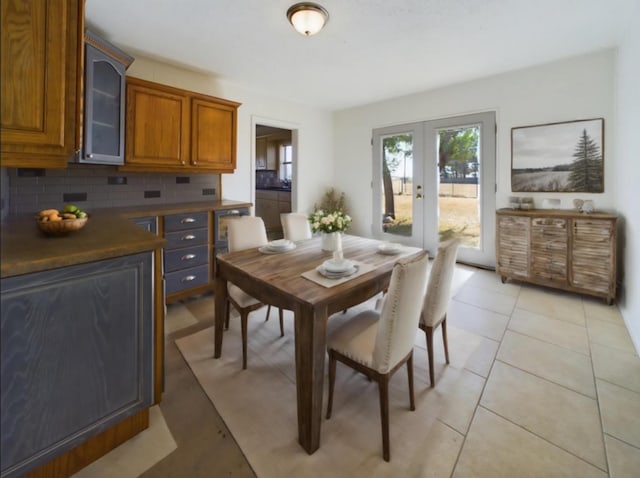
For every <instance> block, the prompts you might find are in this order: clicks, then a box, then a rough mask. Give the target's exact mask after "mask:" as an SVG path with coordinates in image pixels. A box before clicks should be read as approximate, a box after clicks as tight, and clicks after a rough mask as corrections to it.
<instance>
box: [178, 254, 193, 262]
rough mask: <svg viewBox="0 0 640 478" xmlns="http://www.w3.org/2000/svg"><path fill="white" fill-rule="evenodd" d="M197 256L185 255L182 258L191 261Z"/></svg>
mask: <svg viewBox="0 0 640 478" xmlns="http://www.w3.org/2000/svg"><path fill="white" fill-rule="evenodd" d="M195 257H196V255H195V254H185V255H184V256H182V258H181V259H182V260H183V261H190V260H191V259H195Z"/></svg>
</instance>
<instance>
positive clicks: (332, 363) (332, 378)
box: [327, 351, 336, 420]
mask: <svg viewBox="0 0 640 478" xmlns="http://www.w3.org/2000/svg"><path fill="white" fill-rule="evenodd" d="M335 382H336V357H335V355H333V354H332V353H331V351H329V400H328V401H327V420H328V419H329V418H331V409H332V408H333V386H334V385H335Z"/></svg>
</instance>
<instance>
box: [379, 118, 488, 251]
mask: <svg viewBox="0 0 640 478" xmlns="http://www.w3.org/2000/svg"><path fill="white" fill-rule="evenodd" d="M479 134H480V132H479V130H478V128H476V127H472V128H462V129H447V130H442V131H440V132H439V133H438V170H439V177H440V184H439V190H438V208H439V211H438V212H439V214H438V233H439V237H440V241H445V240H447V239H451V238H453V237H459V238H460V239H461V240H462V241H463V243H464V244H465V245H468V246H472V247H477V246H478V245H479V242H480V217H479V201H478V197H479V196H478V193H479V191H478V176H479V158H478V141H479ZM412 140H413V138H412V137H411V135H410V134H400V135H394V136H388V137H386V138H384V139H383V155H384V156H383V166H382V167H383V171H382V182H383V192H384V194H383V198H382V201H383V204H382V206H383V208H382V210H383V211H384V213H383V219H382V220H383V230H384V231H386V232H388V233H391V234H398V235H403V236H410V235H411V233H412V225H413V218H412V197H413V195H414V191H413V141H412ZM422 194H424V192H422Z"/></svg>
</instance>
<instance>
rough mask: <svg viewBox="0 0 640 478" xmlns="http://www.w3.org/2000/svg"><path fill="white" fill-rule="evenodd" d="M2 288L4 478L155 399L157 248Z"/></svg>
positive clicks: (41, 461) (51, 272) (46, 273)
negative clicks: (154, 253)
mask: <svg viewBox="0 0 640 478" xmlns="http://www.w3.org/2000/svg"><path fill="white" fill-rule="evenodd" d="M1 290H2V296H1V308H2V316H1V334H0V340H1V350H0V353H1V360H0V367H1V375H0V381H1V387H0V390H1V392H0V393H1V405H2V406H1V424H0V425H1V428H0V429H1V436H2V442H1V453H2V469H1V473H0V474H1V476H2V478H9V477H18V476H23V475H24V474H25V473H27V472H29V471H31V470H33V469H35V468H38V467H39V466H41V465H43V464H45V463H47V462H48V461H50V460H51V459H53V458H55V457H57V456H59V455H60V454H62V453H64V452H66V451H68V450H70V449H72V448H73V447H75V446H76V445H78V444H80V443H83V442H84V441H86V440H87V439H88V438H91V437H93V436H95V435H97V434H99V433H101V432H102V431H104V430H107V429H109V428H111V427H112V426H114V425H115V424H116V423H118V422H120V421H122V420H123V419H125V418H127V417H129V416H131V415H133V414H134V413H136V412H138V411H140V410H143V409H145V408H148V407H149V406H150V405H151V404H152V402H153V353H154V349H153V253H152V252H147V253H141V254H135V255H130V256H124V257H118V258H115V259H108V260H103V261H98V262H92V263H88V264H81V265H75V266H69V267H63V268H60V269H55V270H49V271H44V272H38V273H32V274H26V275H22V276H16V277H9V278H6V279H3V280H2V285H1Z"/></svg>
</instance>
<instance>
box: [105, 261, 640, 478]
mask: <svg viewBox="0 0 640 478" xmlns="http://www.w3.org/2000/svg"><path fill="white" fill-rule="evenodd" d="M455 280H456V284H455V286H456V287H455V294H454V297H453V300H452V302H451V306H450V308H449V313H448V323H449V324H450V325H449V329H450V333H449V341H450V344H451V343H454V344H455V343H456V342H457V345H460V344H464V343H468V344H470V346H473V347H475V349H474V351H473V353H472V354H471V356H470V358H469V359H468V360H467V361H466V362H465V363H457V362H456V358H455V355H454V356H452V366H455V367H460V368H461V369H462V370H461V372H462V373H460V374H459V376H460V378H459V380H458V381H457V382H456V383H453V384H452V383H448V382H447V381H446V380H443V381H442V382H441V383H437V385H436V387H438V386H441V387H453V388H452V393H451V397H452V398H451V399H450V400H449V402H448V403H447V404H446V406H444V407H443V408H442V411H441V413H440V414H439V418H438V421H437V423H436V425H434V426H433V427H432V428H431V429H430V432H429V434H428V436H426V437H424V438H422V437H421V438H420V439H421V440H423V441H424V449H425V455H428V456H429V457H432V458H431V459H430V460H427V461H426V462H428V463H432V464H433V465H432V466H430V467H429V469H424V468H423V467H422V465H420V464H418V463H416V464H412V466H411V471H412V473H411V476H416V477H419V476H443V477H450V476H454V477H502V476H504V477H512V476H532V477H534V476H535V477H538V476H539V477H548V476H576V477H588V476H600V477H606V476H610V477H616V478H617V477H626V476H629V477H631V476H634V477H635V476H638V470H640V358H639V357H638V355H637V353H636V351H635V349H634V347H633V344H632V342H631V340H630V338H629V336H628V333H627V331H626V328H625V326H624V322H623V320H622V317H621V315H620V313H619V311H618V309H617V308H616V307H615V306H614V307H610V306H607V305H605V304H604V302H603V301H601V300H598V299H593V298H588V297H585V296H580V295H576V294H568V293H562V292H557V291H554V290H550V289H546V288H540V287H534V286H530V285H525V284H519V283H507V284H502V283H501V282H500V279H499V277H498V276H497V275H496V274H495V273H494V272H490V271H484V270H478V269H473V268H469V267H458V268H457V271H456V278H455ZM258 314H260V317H262V316H263V315H262V312H258ZM212 319H213V298H212V297H211V296H204V297H201V298H198V299H193V300H188V301H185V302H184V303H181V304H175V305H173V306H170V307H169V308H168V316H167V319H166V320H167V330H168V331H170V333H169V334H168V336H167V362H168V366H167V384H166V387H167V388H166V391H165V395H164V398H163V402H162V403H161V405H160V408H161V410H162V411H163V415H164V418H165V420H166V422H167V426H168V427H169V429H170V430H171V432H172V434H173V436H174V438H175V441H176V443H177V446H178V447H177V449H176V450H175V451H174V452H172V453H170V454H169V455H168V456H167V457H166V458H164V459H163V460H161V461H159V462H158V463H156V464H155V465H154V466H152V467H151V468H149V469H148V470H147V471H146V472H145V473H144V474H143V475H142V476H145V477H170V476H192V477H199V476H203V477H204V476H235V477H245V476H247V477H250V476H255V475H254V473H253V471H252V470H251V468H250V466H249V465H248V463H247V462H246V460H245V459H244V457H243V456H242V451H241V450H240V449H239V448H238V447H237V445H236V444H235V442H234V440H233V438H232V437H231V436H230V434H229V432H228V430H227V429H226V426H225V425H224V422H223V421H222V420H221V418H220V416H219V415H218V414H217V412H216V410H215V407H213V405H211V402H209V401H208V399H207V398H206V396H205V395H204V393H203V392H202V390H201V389H199V386H198V383H197V381H196V379H195V378H194V377H193V375H192V374H191V372H190V370H189V368H188V366H187V365H186V364H185V363H184V360H182V356H181V355H180V353H179V352H178V351H177V349H176V348H175V345H174V344H173V342H174V340H175V339H176V338H179V337H182V336H186V335H190V334H192V333H194V332H196V331H198V330H201V329H203V328H205V327H208V326H210V325H211V324H212ZM418 337H419V336H418ZM438 337H439V334H438ZM436 362H437V364H436V374H437V375H436V379H437V378H438V376H439V375H440V374H441V373H442V370H443V368H444V367H445V364H444V363H443V359H442V352H441V350H440V351H439V352H438V351H436ZM123 446H127V444H125V445H123ZM108 459H109V455H107V457H105V460H108ZM421 462H422V463H424V462H425V461H424V460H421ZM178 470H181V472H182V473H181V474H180V473H179V472H178ZM185 470H188V474H184V472H185ZM176 473H179V474H176Z"/></svg>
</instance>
